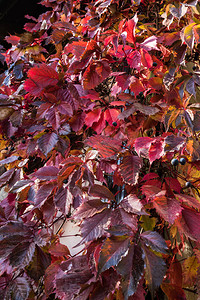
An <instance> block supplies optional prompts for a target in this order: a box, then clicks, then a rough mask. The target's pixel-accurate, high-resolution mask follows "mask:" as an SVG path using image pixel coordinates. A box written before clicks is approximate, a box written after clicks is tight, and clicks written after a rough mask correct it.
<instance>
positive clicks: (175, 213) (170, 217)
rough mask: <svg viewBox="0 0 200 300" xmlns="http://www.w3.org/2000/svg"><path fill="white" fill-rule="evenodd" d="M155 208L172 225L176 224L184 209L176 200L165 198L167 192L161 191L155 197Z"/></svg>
mask: <svg viewBox="0 0 200 300" xmlns="http://www.w3.org/2000/svg"><path fill="white" fill-rule="evenodd" d="M153 206H154V207H155V208H156V210H157V212H158V213H159V214H160V215H161V217H162V218H163V219H164V220H165V221H167V222H169V223H170V224H174V221H175V219H177V218H178V217H179V215H180V214H181V211H182V207H181V205H180V203H179V202H178V201H177V200H176V198H171V197H168V196H165V191H161V192H160V193H159V194H157V195H156V196H155V198H154V199H153Z"/></svg>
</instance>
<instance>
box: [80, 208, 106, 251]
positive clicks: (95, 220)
mask: <svg viewBox="0 0 200 300" xmlns="http://www.w3.org/2000/svg"><path fill="white" fill-rule="evenodd" d="M109 218H110V210H108V209H104V210H103V211H102V212H101V213H98V214H96V215H94V216H92V217H90V218H88V219H86V220H84V221H83V223H82V224H81V235H82V237H83V238H82V240H81V241H80V243H79V244H78V245H77V246H79V245H82V244H83V243H86V242H89V241H92V240H96V239H98V238H99V237H101V236H102V235H104V234H105V229H106V228H107V225H108V221H109Z"/></svg>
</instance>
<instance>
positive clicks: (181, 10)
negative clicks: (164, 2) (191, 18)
mask: <svg viewBox="0 0 200 300" xmlns="http://www.w3.org/2000/svg"><path fill="white" fill-rule="evenodd" d="M187 9H188V8H187V7H186V6H185V5H184V4H183V3H179V4H178V7H176V6H175V5H171V7H170V12H171V14H172V15H173V16H174V17H176V18H178V19H179V20H180V19H181V18H182V17H183V16H184V15H185V14H186V12H187Z"/></svg>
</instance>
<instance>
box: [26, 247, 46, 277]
mask: <svg viewBox="0 0 200 300" xmlns="http://www.w3.org/2000/svg"><path fill="white" fill-rule="evenodd" d="M50 263H51V258H50V255H49V254H46V253H45V252H44V251H43V250H42V249H41V248H40V247H38V246H37V245H36V247H35V253H34V256H33V258H32V260H31V263H30V264H29V266H28V267H27V268H26V271H27V273H28V275H29V276H30V278H32V279H34V280H35V282H38V281H39V279H40V277H41V276H43V275H44V274H45V270H46V269H47V268H48V266H49V265H50Z"/></svg>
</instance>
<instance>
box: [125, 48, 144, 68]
mask: <svg viewBox="0 0 200 300" xmlns="http://www.w3.org/2000/svg"><path fill="white" fill-rule="evenodd" d="M126 59H127V63H128V64H129V66H130V67H131V68H134V69H136V70H139V69H140V68H141V54H140V52H139V51H137V50H135V51H131V52H130V53H128V55H127V57H126Z"/></svg>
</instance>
